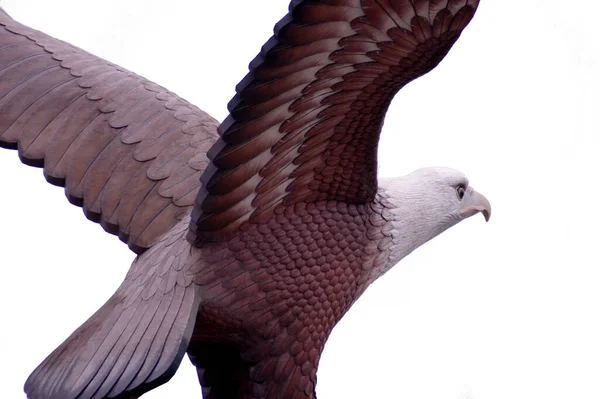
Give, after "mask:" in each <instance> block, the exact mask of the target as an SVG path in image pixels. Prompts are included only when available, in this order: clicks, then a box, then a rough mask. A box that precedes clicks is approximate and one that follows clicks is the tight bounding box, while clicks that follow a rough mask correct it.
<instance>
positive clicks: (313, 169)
mask: <svg viewBox="0 0 600 399" xmlns="http://www.w3.org/2000/svg"><path fill="white" fill-rule="evenodd" d="M478 3H479V1H478V0H461V1H456V0H451V1H447V0H446V1H440V0H419V1H417V0H397V1H392V0H320V1H292V3H291V5H290V11H289V14H288V15H287V16H285V17H284V18H283V19H282V20H281V21H280V22H279V23H278V24H277V25H276V27H275V35H274V36H273V37H272V38H271V39H270V40H269V41H268V42H267V43H266V44H265V45H264V46H263V48H262V51H261V52H260V54H259V55H258V56H257V57H256V58H255V59H254V60H253V61H252V62H251V63H250V72H249V73H248V75H247V76H246V77H245V78H244V79H243V80H242V81H241V82H240V83H239V84H238V86H237V88H236V91H237V94H236V95H235V97H234V98H233V99H232V100H231V102H230V103H229V112H230V115H229V117H228V118H227V119H226V120H225V121H224V122H223V123H222V124H221V125H220V126H219V134H220V138H219V140H218V141H217V143H216V144H215V145H214V146H213V148H212V149H211V150H210V151H209V157H210V159H211V164H210V165H209V167H208V168H207V169H206V171H205V172H204V174H203V175H202V179H201V180H202V182H203V183H204V184H203V186H202V187H201V189H200V192H199V193H198V197H197V199H196V207H195V208H194V211H193V214H192V223H191V225H190V234H189V235H188V239H189V240H190V241H192V242H200V241H203V240H212V241H221V240H225V239H227V238H228V237H230V236H231V234H233V232H235V231H236V230H237V229H238V228H239V227H240V226H242V225H243V224H244V223H247V222H250V223H252V222H253V221H256V220H265V219H267V218H269V217H271V216H272V212H273V209H274V207H275V206H276V205H277V204H281V203H283V204H284V205H290V204H294V203H298V202H301V201H307V202H312V201H318V200H338V201H344V202H349V203H367V202H369V201H370V200H372V199H373V198H374V196H375V193H376V191H377V144H378V141H379V134H380V132H381V126H382V124H383V118H384V116H385V113H386V111H387V108H388V106H389V104H390V102H391V100H392V98H393V96H394V95H395V93H396V92H397V91H398V90H399V89H400V88H401V87H403V86H404V85H405V84H407V83H408V82H410V81H411V80H413V79H415V78H417V77H419V76H421V75H423V74H425V73H427V72H429V71H430V70H431V69H432V68H434V67H435V66H436V65H437V64H438V63H439V62H440V61H441V60H442V58H443V57H444V56H445V55H446V53H447V52H448V50H449V49H450V48H451V47H452V45H453V44H454V42H455V41H456V40H457V39H458V37H459V35H460V33H461V32H462V30H463V29H464V27H465V26H466V25H467V23H468V22H469V21H470V20H471V18H472V16H473V13H474V12H475V9H476V8H477V5H478Z"/></svg>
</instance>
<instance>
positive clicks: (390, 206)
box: [0, 0, 491, 399]
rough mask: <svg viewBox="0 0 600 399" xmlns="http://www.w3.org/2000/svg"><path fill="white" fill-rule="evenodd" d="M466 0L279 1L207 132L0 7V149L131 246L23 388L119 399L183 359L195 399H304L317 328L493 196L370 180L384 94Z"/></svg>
mask: <svg viewBox="0 0 600 399" xmlns="http://www.w3.org/2000/svg"><path fill="white" fill-rule="evenodd" d="M477 5H478V1H477V0H464V1H460V2H459V1H439V0H426V1H416V0H415V1H412V0H411V1H400V0H389V1H384V2H380V1H372V0H342V1H338V0H321V1H303V0H294V1H292V3H291V5H290V12H289V14H288V15H286V16H285V17H284V18H283V19H282V20H281V21H280V22H279V23H278V24H277V25H276V27H275V34H274V36H273V37H272V38H271V39H270V40H269V41H268V42H267V43H266V44H265V46H263V48H262V50H261V52H260V54H259V55H258V56H257V57H256V58H255V59H254V60H253V61H252V62H251V63H250V66H249V73H248V75H247V76H246V77H245V78H244V79H243V80H242V82H240V84H239V85H238V86H237V87H236V92H237V94H236V96H235V97H234V98H233V99H232V100H231V102H230V103H229V106H228V109H229V112H230V115H229V116H228V117H227V118H226V119H225V120H224V121H223V122H222V123H220V124H219V123H218V122H217V121H216V120H214V119H213V118H211V117H210V116H209V115H207V114H206V113H205V112H203V111H202V110H200V109H198V108H197V107H195V106H193V105H191V104H189V103H188V102H187V101H185V100H183V99H181V98H179V97H178V96H177V95H175V94H174V93H171V92H169V91H168V90H166V89H165V88H162V87H160V86H158V85H156V84H154V83H152V82H149V81H148V80H146V79H144V78H142V77H140V76H138V75H136V74H134V73H132V72H129V71H127V70H125V69H123V68H121V67H119V66H117V65H114V64H112V63H110V62H108V61H105V60H102V59H100V58H98V57H95V56H93V55H91V54H89V53H87V52H86V51H84V50H82V49H79V48H77V47H74V46H72V45H70V44H68V43H65V42H61V41H59V40H57V39H54V38H52V37H50V36H48V35H46V34H44V33H42V32H38V31H35V30H33V29H31V28H29V27H27V26H24V25H22V24H20V23H18V22H17V21H14V20H13V19H12V18H10V16H8V14H6V13H5V12H4V11H2V10H1V9H0V146H2V147H6V148H9V149H16V150H18V153H19V157H20V158H21V160H22V161H23V162H24V163H25V164H28V165H31V166H36V167H42V168H43V169H44V175H45V177H46V179H47V180H48V182H50V183H51V184H54V185H58V186H63V187H64V188H65V193H66V196H67V198H68V200H69V201H70V202H71V203H73V204H75V205H78V206H81V207H82V208H83V211H84V213H85V215H86V216H87V217H88V219H90V220H92V221H94V222H97V223H99V224H100V225H101V226H102V227H103V228H104V229H105V230H106V231H107V232H109V233H112V234H115V235H118V236H119V238H120V239H121V240H122V241H124V242H125V243H127V245H128V246H129V248H131V250H132V251H134V252H135V253H137V254H138V256H137V258H136V259H135V260H134V262H133V264H132V265H131V268H130V270H129V273H128V274H127V276H126V278H125V280H124V281H123V283H122V284H121V286H120V287H119V288H118V289H117V291H116V292H115V293H114V295H113V296H112V297H111V298H110V299H109V300H108V301H107V302H106V303H105V304H104V306H102V308H100V309H99V310H98V311H97V312H96V313H95V314H94V315H92V316H91V317H90V318H89V319H88V320H87V321H86V322H85V323H84V324H83V325H82V326H81V327H79V328H78V329H77V330H76V331H75V332H73V334H72V335H71V336H70V337H68V338H67V339H66V340H65V341H64V342H63V343H62V344H61V345H60V346H59V347H58V348H57V349H56V350H55V351H54V352H52V353H51V354H50V355H49V356H48V357H47V358H46V359H45V360H44V361H43V362H42V363H41V364H40V365H39V366H38V367H37V368H36V370H35V371H34V372H33V373H32V374H31V376H30V377H29V378H28V380H27V382H26V384H25V392H26V393H27V396H28V398H31V399H100V398H119V399H126V398H137V397H139V396H141V395H142V394H144V393H145V392H147V391H149V390H151V389H153V388H154V387H156V386H158V385H160V384H163V383H165V382H166V381H168V380H169V379H170V378H171V377H172V376H173V374H174V373H175V371H176V370H177V368H178V366H179V364H180V362H181V361H182V359H183V357H184V356H185V355H186V354H187V355H188V357H189V358H190V360H191V361H192V363H193V364H194V365H195V366H196V369H197V371H198V377H199V381H200V384H201V386H202V393H203V397H204V398H205V399H250V398H253V399H275V398H282V399H287V398H290V399H300V398H315V396H316V395H315V387H316V375H317V368H318V363H319V358H320V356H321V353H322V351H323V348H324V345H325V343H326V341H327V338H328V336H329V334H330V333H331V331H332V329H333V328H334V326H335V325H336V323H337V322H338V321H339V320H340V319H341V318H342V317H343V315H344V314H345V313H346V312H347V311H348V310H349V309H350V307H351V306H352V304H353V303H354V302H355V301H356V300H357V299H358V298H359V297H360V295H361V294H362V293H363V292H364V291H365V290H366V289H367V287H368V286H369V285H370V284H371V283H372V282H373V281H374V280H376V279H377V278H379V277H380V276H382V275H383V274H384V273H385V272H386V271H387V270H389V269H390V268H391V267H392V266H394V265H395V264H396V263H397V262H398V261H400V260H401V259H402V258H404V257H405V256H406V255H408V254H409V253H410V252H412V251H413V250H415V249H416V248H418V247H419V246H421V245H422V244H424V243H425V242H427V241H429V240H430V239H432V238H434V237H435V236H437V235H439V234H440V233H442V232H443V231H445V230H446V229H448V228H450V227H452V226H453V225H455V224H456V223H458V222H460V221H461V220H464V219H466V218H468V217H470V216H472V215H474V214H476V213H482V214H483V215H484V216H485V218H486V220H487V219H488V218H489V215H490V212H491V207H490V205H489V202H488V201H487V200H486V199H485V197H483V196H482V195H481V194H479V193H477V192H476V191H474V190H473V189H472V187H470V186H469V182H468V180H467V179H466V177H465V176H464V175H463V174H462V173H460V172H457V171H455V170H452V169H447V168H424V169H421V170H418V171H415V172H413V173H411V174H409V175H407V176H404V177H400V178H396V179H391V180H378V179H377V144H378V140H379V135H380V132H381V127H382V124H383V118H384V116H385V113H386V111H387V108H388V106H389V104H390V102H391V100H392V98H393V96H394V94H395V93H396V92H397V91H398V90H399V89H400V88H401V87H403V86H404V85H405V84H407V83H408V82H410V81H411V80H413V79H415V78H417V77H419V76H421V75H423V74H425V73H427V72H429V71H430V70H431V69H432V68H434V67H435V66H436V65H437V64H438V63H439V62H440V61H441V60H442V58H443V57H444V56H445V55H446V53H447V52H448V51H449V50H450V48H451V47H452V45H453V44H454V42H455V41H456V40H457V39H458V37H459V36H460V33H461V32H462V30H463V29H464V28H465V26H466V25H467V24H468V22H469V21H470V20H471V18H472V17H473V14H474V12H475V9H476V7H477Z"/></svg>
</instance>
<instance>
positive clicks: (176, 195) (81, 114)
mask: <svg viewBox="0 0 600 399" xmlns="http://www.w3.org/2000/svg"><path fill="white" fill-rule="evenodd" d="M216 126H217V122H216V121H215V120H214V119H212V118H211V117H210V116H209V115H208V114H206V113H205V112H203V111H201V110H199V109H198V108H196V107H195V106H193V105H191V104H189V103H187V102H186V101H184V100H182V99H181V98H179V97H177V96H176V95H174V94H173V93H170V92H168V91H167V90H166V89H164V88H162V87H160V86H158V85H156V84H154V83H152V82H149V81H147V80H146V79H144V78H142V77H140V76H137V75H135V74H133V73H131V72H128V71H126V70H124V69H123V68H120V67H118V66H116V65H113V64H111V63H109V62H107V61H105V60H103V59H101V58H98V57H95V56H93V55H91V54H89V53H86V52H85V51H83V50H81V49H79V48H76V47H74V46H71V45H69V44H67V43H64V42H61V41H59V40H57V39H54V38H52V37H50V36H48V35H46V34H44V33H41V32H38V31H35V30H33V29H30V28H28V27H26V26H24V25H22V24H20V23H18V22H16V21H14V20H12V19H11V18H10V17H9V16H8V15H7V14H6V13H5V12H3V11H0V146H3V147H7V148H12V149H18V151H19V157H20V158H21V160H22V161H23V162H24V163H26V164H28V165H32V166H38V167H43V168H44V175H45V176H46V179H47V180H48V181H49V182H50V183H52V184H55V185H59V186H64V187H65V192H66V195H67V197H68V199H69V201H70V202H72V203H73V204H76V205H79V206H82V207H83V210H84V213H85V215H86V216H87V217H88V218H89V219H91V220H93V221H95V222H99V223H100V224H101V225H102V226H103V227H104V229H105V230H107V231H108V232H110V233H113V234H117V235H119V237H120V238H121V239H122V240H123V241H125V242H127V244H128V245H129V247H130V248H131V249H132V250H133V251H135V252H136V253H141V252H143V251H144V250H146V249H147V248H149V247H150V246H152V245H153V244H154V243H155V242H156V240H157V239H158V237H159V236H160V235H161V234H163V233H165V232H167V231H168V230H169V229H170V228H172V227H173V226H175V224H176V223H177V222H178V221H179V220H181V218H182V216H183V215H184V214H186V213H187V212H189V208H190V207H191V206H192V205H193V203H194V199H195V197H196V194H197V191H198V188H199V186H200V182H199V178H200V174H201V172H202V171H203V170H204V169H205V167H206V165H207V162H208V160H207V158H206V152H207V150H208V149H209V148H210V146H211V145H212V144H213V143H214V141H215V139H216V137H217V134H216Z"/></svg>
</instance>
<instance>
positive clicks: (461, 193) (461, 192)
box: [456, 185, 465, 201]
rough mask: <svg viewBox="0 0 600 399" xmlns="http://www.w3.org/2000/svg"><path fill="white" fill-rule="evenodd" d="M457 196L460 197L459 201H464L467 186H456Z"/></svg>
mask: <svg viewBox="0 0 600 399" xmlns="http://www.w3.org/2000/svg"><path fill="white" fill-rule="evenodd" d="M456 196H457V197H458V200H459V201H462V199H463V198H464V197H465V188H464V187H463V186H462V185H461V186H456Z"/></svg>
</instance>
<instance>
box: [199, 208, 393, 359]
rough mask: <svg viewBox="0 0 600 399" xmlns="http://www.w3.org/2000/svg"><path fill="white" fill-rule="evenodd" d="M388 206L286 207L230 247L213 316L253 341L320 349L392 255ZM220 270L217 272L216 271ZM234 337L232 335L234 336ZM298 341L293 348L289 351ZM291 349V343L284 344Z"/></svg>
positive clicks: (214, 293)
mask: <svg viewBox="0 0 600 399" xmlns="http://www.w3.org/2000/svg"><path fill="white" fill-rule="evenodd" d="M385 204H386V201H385V200H384V199H383V198H381V197H380V196H378V197H377V198H376V200H375V201H374V202H372V203H370V204H366V205H352V204H346V203H341V202H336V201H321V202H315V203H308V204H307V203H299V204H294V205H289V206H279V207H277V208H276V209H275V211H274V216H273V217H272V218H270V219H268V220H267V221H265V222H263V223H256V224H251V225H250V226H249V227H248V228H246V229H244V230H242V232H241V233H240V234H239V235H238V236H236V237H234V238H233V239H232V240H230V241H229V243H228V244H227V250H228V252H229V254H228V256H227V258H228V261H226V262H221V263H222V264H220V265H217V266H216V267H211V266H210V265H207V266H208V267H211V269H212V273H210V276H211V277H212V278H208V279H206V280H205V281H198V282H199V283H200V285H202V286H203V287H205V288H206V290H205V292H204V294H203V295H202V296H203V298H204V299H205V301H206V302H205V304H204V306H203V307H202V308H201V312H205V313H206V314H205V315H204V316H205V317H204V318H205V319H206V318H208V319H210V320H212V321H213V325H214V324H219V325H221V326H222V327H223V328H220V329H219V330H220V331H219V335H220V336H221V337H222V336H223V334H222V333H223V331H222V330H223V329H228V328H226V325H229V327H232V330H234V331H235V334H236V336H238V337H239V333H240V329H241V330H242V331H243V335H245V336H246V338H245V339H246V340H250V341H255V340H265V341H267V340H268V341H270V342H273V340H274V339H275V340H276V341H277V338H278V337H281V339H283V340H286V341H290V342H291V341H294V342H299V343H303V344H304V345H303V346H305V347H306V348H309V347H314V346H315V345H316V346H317V347H318V348H319V352H320V349H321V347H322V345H323V344H324V342H325V340H326V338H327V336H328V335H329V333H330V332H331V329H332V328H333V326H334V325H335V324H336V323H337V321H338V320H339V319H340V318H341V317H342V316H343V314H344V313H345V312H346V311H347V310H348V309H349V307H350V306H351V305H352V303H353V302H354V301H355V300H356V299H357V298H358V297H359V296H360V294H361V293H362V292H363V291H364V289H365V288H366V287H367V286H368V284H369V283H370V282H371V281H373V280H374V279H375V278H376V277H377V275H378V273H379V272H380V270H381V269H382V267H383V266H384V263H385V261H386V260H387V257H388V256H389V252H388V250H389V247H390V246H391V228H390V223H389V221H388V220H389V219H390V218H389V216H388V215H389V214H388V213H387V209H386V208H387V207H386V206H385ZM213 266H214V265H213ZM226 335H227V334H226ZM290 342H286V344H285V345H282V347H285V346H286V345H287V344H289V343H290ZM282 344H283V343H282Z"/></svg>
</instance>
